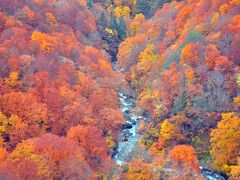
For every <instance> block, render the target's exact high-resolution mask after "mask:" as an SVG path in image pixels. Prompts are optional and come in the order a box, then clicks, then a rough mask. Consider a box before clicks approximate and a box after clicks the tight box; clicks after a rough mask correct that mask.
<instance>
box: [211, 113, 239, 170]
mask: <svg viewBox="0 0 240 180" xmlns="http://www.w3.org/2000/svg"><path fill="white" fill-rule="evenodd" d="M210 135H211V150H210V153H211V155H212V157H213V168H214V169H217V170H221V171H223V172H225V173H228V174H229V172H230V171H231V165H237V158H239V156H240V155H239V152H240V144H239V142H240V117H239V115H238V114H235V113H232V112H229V113H223V114H222V119H221V121H220V122H219V123H218V125H217V128H216V129H213V131H212V132H211V134H210Z"/></svg>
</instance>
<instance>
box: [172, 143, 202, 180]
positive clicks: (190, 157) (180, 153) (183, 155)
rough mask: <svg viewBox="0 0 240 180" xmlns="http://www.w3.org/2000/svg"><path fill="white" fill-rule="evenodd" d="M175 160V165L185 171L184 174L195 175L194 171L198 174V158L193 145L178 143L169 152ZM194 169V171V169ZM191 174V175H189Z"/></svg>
mask: <svg viewBox="0 0 240 180" xmlns="http://www.w3.org/2000/svg"><path fill="white" fill-rule="evenodd" d="M169 155H170V158H171V160H172V162H173V166H174V167H176V168H177V169H181V168H182V170H183V171H184V174H186V175H188V174H190V176H194V175H193V173H196V174H198V173H199V168H198V158H197V155H196V151H195V149H194V148H193V147H192V146H188V145H177V146H174V148H173V149H172V150H171V151H170V153H169ZM192 170H194V172H193V171H192ZM188 176H189V175H188Z"/></svg>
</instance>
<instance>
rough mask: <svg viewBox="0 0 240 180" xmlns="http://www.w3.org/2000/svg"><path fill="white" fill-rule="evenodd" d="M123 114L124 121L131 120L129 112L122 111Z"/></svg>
mask: <svg viewBox="0 0 240 180" xmlns="http://www.w3.org/2000/svg"><path fill="white" fill-rule="evenodd" d="M123 116H124V119H126V121H131V116H130V115H129V114H126V113H123Z"/></svg>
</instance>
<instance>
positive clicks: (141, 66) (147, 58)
mask: <svg viewBox="0 0 240 180" xmlns="http://www.w3.org/2000/svg"><path fill="white" fill-rule="evenodd" d="M154 51H155V46H154V44H148V45H147V47H146V49H145V50H144V51H143V52H141V53H140V55H139V58H138V63H137V71H138V72H139V73H141V72H142V71H143V72H145V73H146V72H148V71H149V70H150V69H151V66H152V62H153V61H155V60H156V59H157V55H156V53H155V52H154Z"/></svg>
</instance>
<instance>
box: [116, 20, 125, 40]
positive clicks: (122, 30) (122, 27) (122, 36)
mask: <svg viewBox="0 0 240 180" xmlns="http://www.w3.org/2000/svg"><path fill="white" fill-rule="evenodd" d="M126 37H127V28H126V24H125V21H124V19H123V17H120V18H119V29H118V38H119V39H120V40H124V39H125V38H126Z"/></svg>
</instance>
